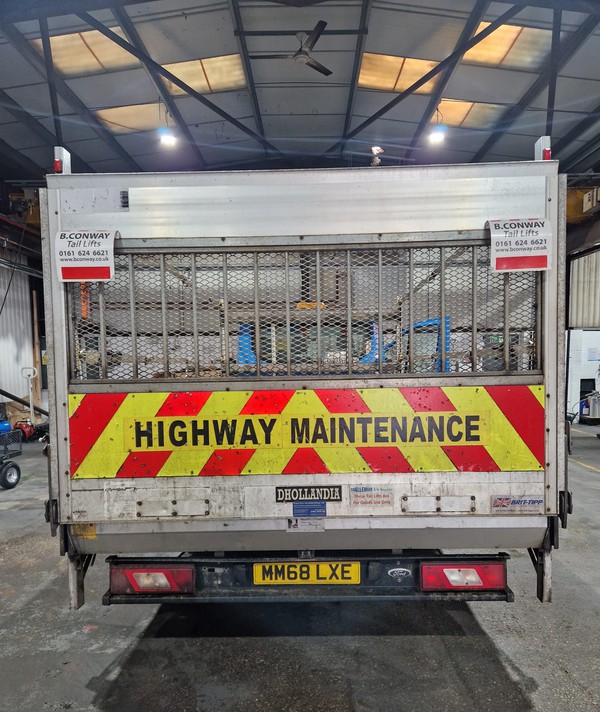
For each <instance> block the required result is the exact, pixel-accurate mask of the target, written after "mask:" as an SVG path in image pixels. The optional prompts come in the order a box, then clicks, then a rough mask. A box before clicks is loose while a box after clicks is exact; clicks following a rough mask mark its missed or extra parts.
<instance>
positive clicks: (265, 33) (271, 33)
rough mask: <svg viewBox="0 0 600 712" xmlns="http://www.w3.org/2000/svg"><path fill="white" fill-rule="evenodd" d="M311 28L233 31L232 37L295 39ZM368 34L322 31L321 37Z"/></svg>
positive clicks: (360, 30) (361, 33) (352, 31)
mask: <svg viewBox="0 0 600 712" xmlns="http://www.w3.org/2000/svg"><path fill="white" fill-rule="evenodd" d="M313 29H314V28H313V27H311V28H310V29H309V30H239V29H237V30H235V32H234V33H233V34H234V35H237V36H240V37H295V36H296V35H297V34H298V32H305V33H306V34H307V35H310V33H311V32H312V31H313ZM367 33H368V30H367V28H366V27H365V28H362V26H361V29H359V30H323V32H321V35H338V36H344V35H366V34H367Z"/></svg>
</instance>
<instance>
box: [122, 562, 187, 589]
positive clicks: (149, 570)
mask: <svg viewBox="0 0 600 712" xmlns="http://www.w3.org/2000/svg"><path fill="white" fill-rule="evenodd" d="M194 579H195V577H194V567H193V566H192V565H189V566H182V565H180V564H177V565H173V566H171V565H165V566H160V567H158V566H151V567H148V566H141V565H135V566H114V565H111V568H110V591H111V593H114V594H122V593H193V592H194Z"/></svg>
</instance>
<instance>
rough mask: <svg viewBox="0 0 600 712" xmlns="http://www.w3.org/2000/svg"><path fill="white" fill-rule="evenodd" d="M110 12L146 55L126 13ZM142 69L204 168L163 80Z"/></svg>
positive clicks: (117, 9)
mask: <svg viewBox="0 0 600 712" xmlns="http://www.w3.org/2000/svg"><path fill="white" fill-rule="evenodd" d="M112 12H113V15H114V16H115V19H116V20H117V22H118V23H119V25H120V26H121V29H122V30H123V32H124V33H125V36H126V37H127V39H128V40H129V42H130V43H131V44H132V45H133V46H134V47H136V48H137V49H138V50H139V51H140V52H143V53H144V54H147V50H146V47H145V46H144V43H143V41H142V38H141V37H140V35H139V32H138V31H137V29H136V27H135V25H134V24H133V22H132V21H131V18H130V17H129V15H128V14H127V11H126V10H124V9H123V8H121V7H115V8H113V9H112ZM144 68H145V70H146V72H147V73H148V77H149V78H150V81H151V82H152V83H153V84H154V86H155V87H156V91H158V93H159V95H160V98H161V99H162V100H163V103H164V105H165V106H166V108H167V110H168V112H169V113H170V114H171V116H172V117H173V120H174V121H175V123H176V124H177V128H178V130H179V132H180V133H181V135H182V136H183V137H184V138H185V140H186V141H187V143H188V146H189V147H190V149H191V150H192V151H193V153H194V155H195V156H196V158H197V159H198V164H199V167H200V168H201V169H204V168H206V161H205V160H204V156H203V155H202V153H201V151H200V149H199V147H198V144H197V143H196V140H195V139H194V137H193V136H192V132H191V131H190V129H189V127H188V125H187V124H186V123H185V121H184V120H183V116H182V115H181V112H180V111H179V109H178V108H177V104H176V103H175V100H174V99H173V97H172V96H171V95H170V94H169V91H168V89H167V87H166V86H165V80H164V79H163V78H162V77H161V76H160V75H159V74H158V73H157V72H156V71H155V70H154V68H153V67H149V66H147V65H145V64H144Z"/></svg>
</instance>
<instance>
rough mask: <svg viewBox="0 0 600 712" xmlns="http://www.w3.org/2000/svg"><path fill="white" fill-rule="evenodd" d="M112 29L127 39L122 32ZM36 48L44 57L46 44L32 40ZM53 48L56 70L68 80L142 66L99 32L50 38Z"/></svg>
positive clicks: (91, 31)
mask: <svg viewBox="0 0 600 712" xmlns="http://www.w3.org/2000/svg"><path fill="white" fill-rule="evenodd" d="M111 29H112V31H113V32H115V33H116V34H117V35H119V36H120V37H122V38H123V39H125V35H124V34H123V31H122V30H121V29H120V28H118V27H114V28H111ZM32 44H33V45H34V47H35V48H36V49H37V51H38V52H39V53H40V55H43V48H42V40H41V39H37V40H32ZM50 47H51V49H52V61H53V64H54V68H55V69H56V70H58V71H59V72H60V73H61V74H62V75H64V76H67V77H69V76H79V75H82V74H94V73H97V72H104V71H106V70H114V69H126V68H128V67H136V66H139V64H140V62H139V61H138V60H137V59H136V58H135V57H134V56H133V55H131V54H130V53H129V52H126V51H125V50H124V49H122V48H121V47H119V45H117V44H115V43H114V42H113V41H112V40H109V39H108V37H105V36H104V35H103V34H102V33H101V32H98V31H97V30H90V31H89V32H74V33H72V34H68V35H55V36H54V37H50Z"/></svg>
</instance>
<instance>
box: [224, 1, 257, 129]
mask: <svg viewBox="0 0 600 712" xmlns="http://www.w3.org/2000/svg"><path fill="white" fill-rule="evenodd" d="M229 4H230V7H231V14H232V15H233V24H234V27H235V33H234V34H235V35H237V37H238V43H239V45H240V50H241V52H240V57H241V58H242V65H243V66H244V72H246V80H247V82H248V93H249V94H250V101H251V102H252V109H253V111H254V120H255V121H256V127H257V128H258V133H259V134H260V135H261V137H262V138H263V139H264V137H265V127H264V126H263V122H262V115H261V111H260V105H259V103H258V94H257V93H256V85H255V84H254V75H253V74H252V66H251V62H250V57H249V54H248V44H247V43H246V34H247V33H246V32H244V22H243V20H242V13H241V12H240V4H239V2H238V0H230V3H229Z"/></svg>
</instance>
